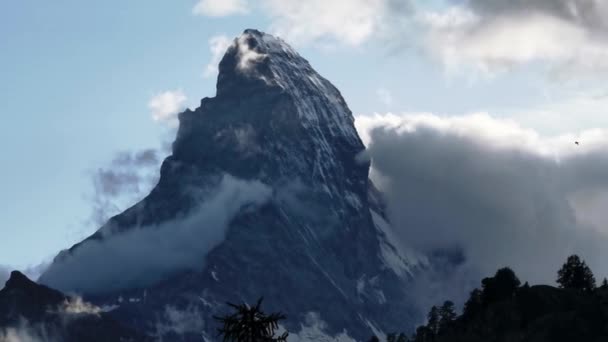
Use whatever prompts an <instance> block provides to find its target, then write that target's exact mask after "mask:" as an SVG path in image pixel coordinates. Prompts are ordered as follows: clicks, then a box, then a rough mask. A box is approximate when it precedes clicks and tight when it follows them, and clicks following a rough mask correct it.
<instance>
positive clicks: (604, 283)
mask: <svg viewBox="0 0 608 342" xmlns="http://www.w3.org/2000/svg"><path fill="white" fill-rule="evenodd" d="M601 288H602V289H604V290H605V289H608V279H606V278H604V280H602V286H601Z"/></svg>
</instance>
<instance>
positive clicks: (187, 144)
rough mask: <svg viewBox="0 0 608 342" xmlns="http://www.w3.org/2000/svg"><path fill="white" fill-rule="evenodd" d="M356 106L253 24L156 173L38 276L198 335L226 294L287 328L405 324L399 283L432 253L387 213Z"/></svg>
mask: <svg viewBox="0 0 608 342" xmlns="http://www.w3.org/2000/svg"><path fill="white" fill-rule="evenodd" d="M353 122H354V118H353V116H352V113H351V111H350V110H349V108H348V106H347V104H346V102H345V101H344V99H343V98H342V96H341V94H340V92H339V91H338V90H337V89H336V88H335V87H334V86H333V85H332V84H331V83H330V82H329V81H327V80H326V79H325V78H323V77H322V76H320V75H319V74H318V73H317V72H316V71H315V70H314V69H313V68H312V67H311V65H310V64H309V62H308V61H307V60H305V59H304V58H302V57H301V56H300V55H299V54H298V53H297V52H296V51H295V50H294V49H292V48H291V47H290V46H289V45H288V44H286V43H285V42H284V41H282V40H281V39H279V38H275V37H273V36H271V35H268V34H265V33H262V32H260V31H257V30H246V31H245V32H244V33H243V34H242V35H241V36H240V37H238V38H236V39H235V40H234V42H233V44H232V45H231V46H230V47H229V48H228V50H227V52H226V54H225V55H224V57H223V59H222V60H221V62H220V65H219V75H218V79H217V93H216V96H215V97H213V98H204V99H202V100H201V104H200V107H198V108H197V109H196V110H189V109H188V110H186V111H184V112H183V113H181V114H180V115H179V130H178V133H177V137H176V140H175V142H174V143H173V148H172V155H170V156H169V157H167V158H166V159H165V160H164V162H163V164H162V167H161V170H160V173H161V174H160V180H159V182H158V184H157V185H156V187H155V188H154V189H153V190H152V191H151V193H150V194H149V195H148V196H147V197H146V198H144V199H143V200H142V201H141V202H139V203H137V204H136V205H134V206H133V207H131V208H129V209H128V210H126V211H125V212H123V213H121V214H119V215H117V216H115V217H113V218H111V219H110V220H109V222H108V223H107V224H106V225H104V226H103V227H101V228H100V229H99V230H98V231H97V232H96V233H95V234H93V235H92V236H90V237H89V238H87V239H85V240H84V241H82V242H81V243H79V244H76V245H75V246H73V247H72V248H70V249H69V250H66V251H63V252H62V253H60V254H59V255H58V256H57V257H56V258H55V260H54V262H53V264H52V265H51V266H50V267H49V269H48V270H47V271H46V272H45V273H44V274H43V275H42V276H41V278H40V281H41V282H43V283H45V284H48V285H50V286H54V287H57V288H59V289H62V290H69V291H77V292H80V293H82V294H83V295H84V296H85V297H86V298H87V299H90V300H93V301H94V302H95V303H98V304H99V305H118V306H119V307H118V308H117V309H116V310H113V311H112V314H113V316H114V317H116V318H117V319H119V320H121V321H122V322H124V323H126V324H129V325H131V326H132V327H134V328H137V329H140V330H141V331H145V332H147V333H151V334H156V335H157V336H174V335H180V336H181V337H182V338H184V339H185V340H188V339H191V340H193V341H194V340H200V333H201V331H204V334H205V336H207V337H208V338H213V336H214V334H215V329H216V327H217V326H216V325H215V322H213V321H212V320H210V317H211V316H212V315H213V314H217V313H221V312H223V310H224V302H225V301H230V302H241V301H245V302H249V303H253V302H255V301H256V300H257V299H258V297H259V296H264V298H265V300H264V303H265V306H266V307H267V309H268V311H282V312H284V313H285V314H286V315H287V317H288V320H287V321H286V323H285V328H287V329H288V330H289V331H291V332H292V333H297V332H298V331H301V332H307V333H310V332H311V331H315V332H316V333H317V334H320V335H323V336H325V337H328V336H340V337H342V338H348V337H350V338H355V339H359V340H361V339H365V338H368V337H369V336H371V335H372V334H373V333H376V334H380V333H381V332H382V331H392V330H397V329H402V328H403V326H404V324H406V325H407V324H412V319H413V317H414V316H415V315H416V314H417V313H416V312H414V310H413V309H412V308H411V306H410V305H408V302H407V300H406V294H405V284H407V283H408V281H409V280H411V277H412V276H413V275H414V274H415V272H416V271H417V270H418V269H420V268H422V267H425V265H426V261H425V259H424V258H422V257H420V256H418V255H416V254H415V253H414V252H412V251H409V250H407V249H405V248H403V246H402V243H400V241H398V239H397V238H396V235H395V234H394V232H393V230H392V227H391V226H390V224H389V223H388V222H387V221H386V219H385V214H384V208H383V205H382V198H381V195H380V194H379V192H378V191H377V190H376V189H375V187H374V185H373V184H372V182H371V181H370V180H369V177H368V173H369V168H370V161H369V160H366V158H365V157H364V156H362V152H363V151H364V146H363V144H362V142H361V140H360V139H359V136H358V134H357V131H356V130H355V127H354V124H353ZM176 317H179V319H177V318H176ZM201 322H202V323H201Z"/></svg>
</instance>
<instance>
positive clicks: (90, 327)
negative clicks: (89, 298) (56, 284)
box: [0, 271, 151, 342]
mask: <svg viewBox="0 0 608 342" xmlns="http://www.w3.org/2000/svg"><path fill="white" fill-rule="evenodd" d="M0 341H64V342H71V341H73V342H80V341H91V342H96V341H98V342H106V341H133V342H136V341H151V339H149V338H147V337H145V336H143V335H141V334H138V333H136V332H134V331H133V330H132V329H129V328H126V327H124V326H123V325H121V324H120V323H118V322H117V321H116V320H114V319H112V318H111V317H109V315H108V314H107V313H106V312H103V310H102V309H101V308H99V307H96V306H94V305H92V304H89V303H86V302H83V301H82V300H81V299H80V298H77V297H69V296H66V295H64V294H62V293H61V292H59V291H57V290H53V289H50V288H48V287H46V286H42V285H38V284H36V283H35V282H33V281H31V280H29V279H28V278H27V277H26V276H25V275H23V274H21V273H20V272H17V271H14V272H12V273H11V276H10V279H9V280H8V281H7V282H6V286H5V287H4V288H3V289H2V290H0Z"/></svg>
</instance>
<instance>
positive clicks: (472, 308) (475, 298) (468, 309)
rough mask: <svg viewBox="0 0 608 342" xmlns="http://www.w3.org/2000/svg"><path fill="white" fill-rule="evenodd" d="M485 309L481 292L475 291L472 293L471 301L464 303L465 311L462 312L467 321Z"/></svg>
mask: <svg viewBox="0 0 608 342" xmlns="http://www.w3.org/2000/svg"><path fill="white" fill-rule="evenodd" d="M482 308H483V302H482V297H481V290H480V289H475V290H473V291H471V295H470V296H469V299H468V300H467V301H466V303H464V309H463V311H462V316H463V317H464V318H465V319H469V318H472V317H473V316H475V315H476V314H477V313H479V312H480V311H481V309H482Z"/></svg>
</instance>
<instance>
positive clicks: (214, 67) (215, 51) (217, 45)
mask: <svg viewBox="0 0 608 342" xmlns="http://www.w3.org/2000/svg"><path fill="white" fill-rule="evenodd" d="M232 43H233V39H230V38H228V37H227V36H226V35H217V36H213V37H211V39H209V50H210V51H211V60H210V61H209V64H207V66H206V67H205V71H204V72H203V76H204V77H207V78H208V77H212V76H215V75H217V72H218V65H219V63H220V61H221V60H222V57H224V54H225V53H226V50H227V49H228V47H229V46H230V45H231V44H232Z"/></svg>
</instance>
